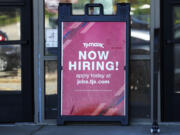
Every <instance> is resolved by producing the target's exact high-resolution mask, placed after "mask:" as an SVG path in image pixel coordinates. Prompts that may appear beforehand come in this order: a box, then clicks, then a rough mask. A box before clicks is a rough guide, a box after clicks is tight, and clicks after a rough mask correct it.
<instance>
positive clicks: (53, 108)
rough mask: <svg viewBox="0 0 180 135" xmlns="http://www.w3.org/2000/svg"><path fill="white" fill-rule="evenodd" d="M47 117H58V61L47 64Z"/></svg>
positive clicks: (47, 62)
mask: <svg viewBox="0 0 180 135" xmlns="http://www.w3.org/2000/svg"><path fill="white" fill-rule="evenodd" d="M45 79H46V80H45V117H46V118H49V119H51V118H56V117H57V61H46V62H45Z"/></svg>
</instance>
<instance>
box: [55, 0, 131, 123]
mask: <svg viewBox="0 0 180 135" xmlns="http://www.w3.org/2000/svg"><path fill="white" fill-rule="evenodd" d="M90 7H99V8H100V14H99V15H89V14H88V10H89V8H90ZM58 13H59V14H58V118H57V125H64V122H78V121H80V122H83V121H86V122H91V121H95V122H99V121H103V122H104V121H105V122H120V123H121V124H122V125H128V123H129V118H128V99H129V98H128V97H129V92H128V90H129V54H130V53H129V52H130V51H129V50H130V49H129V48H130V4H129V3H118V4H117V13H116V15H104V13H103V5H102V4H87V5H86V6H85V15H72V4H70V3H60V4H59V8H58ZM62 22H125V23H126V66H125V67H124V69H125V74H126V75H125V76H126V80H125V81H126V83H125V85H126V86H125V88H126V90H125V94H126V99H125V101H126V103H125V106H126V107H125V111H126V114H125V116H62V115H61V96H62V95H61V89H62V86H61V81H62V78H61V72H62V70H63V67H62V64H61V62H62V54H61V52H62V38H61V37H62V30H61V29H62Z"/></svg>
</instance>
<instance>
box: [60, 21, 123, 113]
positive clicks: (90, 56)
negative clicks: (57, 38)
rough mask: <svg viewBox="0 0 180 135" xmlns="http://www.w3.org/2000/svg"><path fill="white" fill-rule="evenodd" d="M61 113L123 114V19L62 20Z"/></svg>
mask: <svg viewBox="0 0 180 135" xmlns="http://www.w3.org/2000/svg"><path fill="white" fill-rule="evenodd" d="M62 33H63V36H62V60H61V64H62V66H63V70H62V74H61V75H62V79H61V86H62V87H61V115H62V116H100V115H101V116H125V114H126V112H125V110H126V108H125V107H126V106H125V104H126V103H125V101H126V92H125V82H126V81H125V80H126V74H125V73H126V71H125V65H126V22H62Z"/></svg>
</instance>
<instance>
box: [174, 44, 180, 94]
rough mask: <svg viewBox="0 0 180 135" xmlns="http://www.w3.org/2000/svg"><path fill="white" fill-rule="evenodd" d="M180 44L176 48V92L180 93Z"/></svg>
mask: <svg viewBox="0 0 180 135" xmlns="http://www.w3.org/2000/svg"><path fill="white" fill-rule="evenodd" d="M179 58H180V44H175V47H174V90H175V92H176V93H180V60H179Z"/></svg>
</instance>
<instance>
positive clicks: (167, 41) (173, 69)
mask: <svg viewBox="0 0 180 135" xmlns="http://www.w3.org/2000/svg"><path fill="white" fill-rule="evenodd" d="M163 8H164V9H163V21H162V24H163V30H162V31H163V32H162V33H163V34H162V35H163V56H162V57H163V63H162V68H163V73H162V74H163V75H162V80H163V87H162V93H163V94H164V96H163V99H162V107H163V111H162V112H163V115H162V116H163V117H162V119H163V121H180V107H179V106H180V3H179V2H178V1H177V0H176V1H175V0H166V1H164V6H163Z"/></svg>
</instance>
